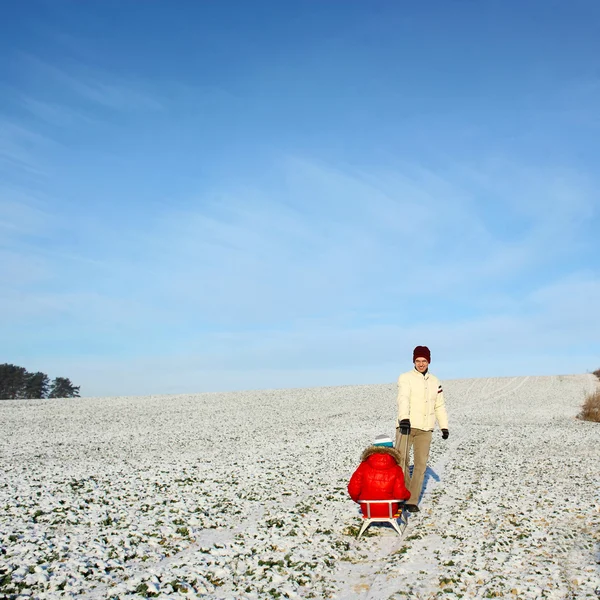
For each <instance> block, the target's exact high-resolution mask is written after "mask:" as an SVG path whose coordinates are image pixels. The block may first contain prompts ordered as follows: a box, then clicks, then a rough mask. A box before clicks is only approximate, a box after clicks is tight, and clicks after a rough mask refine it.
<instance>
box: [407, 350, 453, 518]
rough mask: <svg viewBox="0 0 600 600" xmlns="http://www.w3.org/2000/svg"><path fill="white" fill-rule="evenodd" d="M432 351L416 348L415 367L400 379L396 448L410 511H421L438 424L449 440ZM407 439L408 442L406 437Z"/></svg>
mask: <svg viewBox="0 0 600 600" xmlns="http://www.w3.org/2000/svg"><path fill="white" fill-rule="evenodd" d="M430 362H431V352H430V351H429V348H427V346H417V347H416V348H415V349H414V351H413V363H414V365H415V368H414V369H412V370H411V371H408V372H406V373H402V375H400V377H399V378H398V427H397V429H396V449H397V450H398V451H399V452H400V456H401V459H402V462H401V463H400V464H401V466H402V469H403V470H404V478H405V480H406V481H407V482H408V483H407V487H408V489H409V490H410V499H411V503H410V504H407V505H406V508H407V509H408V510H409V511H410V512H418V511H419V507H418V503H419V497H420V495H421V488H422V487H423V479H424V477H425V470H426V469H427V460H428V459H429V447H430V445H431V436H432V433H433V429H434V427H435V422H436V421H437V422H438V425H439V427H440V429H441V430H442V438H443V439H445V440H446V439H448V435H449V433H448V415H447V413H446V405H445V403H444V391H443V389H442V384H441V383H440V381H439V379H438V378H437V377H436V376H435V375H432V374H431V373H430V372H429V363H430ZM405 436H407V437H408V440H407V439H406V437H405ZM411 446H412V448H413V453H414V466H413V473H412V477H409V471H408V459H409V455H410V448H411Z"/></svg>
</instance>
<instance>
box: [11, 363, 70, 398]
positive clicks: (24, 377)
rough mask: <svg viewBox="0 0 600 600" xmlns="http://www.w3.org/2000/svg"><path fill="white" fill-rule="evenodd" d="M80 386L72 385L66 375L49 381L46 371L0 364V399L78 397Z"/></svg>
mask: <svg viewBox="0 0 600 600" xmlns="http://www.w3.org/2000/svg"><path fill="white" fill-rule="evenodd" d="M79 388H80V386H76V385H73V384H72V383H71V381H70V379H69V378H68V377H55V378H54V379H53V380H52V381H50V377H48V375H46V373H42V372H41V371H38V372H37V373H29V371H27V369H25V368H24V367H18V366H17V365H9V364H8V363H4V364H3V365H0V399H2V400H8V399H15V398H79Z"/></svg>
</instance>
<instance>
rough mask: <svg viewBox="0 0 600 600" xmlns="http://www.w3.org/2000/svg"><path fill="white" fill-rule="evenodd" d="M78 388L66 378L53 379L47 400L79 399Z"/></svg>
mask: <svg viewBox="0 0 600 600" xmlns="http://www.w3.org/2000/svg"><path fill="white" fill-rule="evenodd" d="M79 387H80V386H78V385H73V384H72V383H71V380H70V379H69V378H68V377H55V378H54V381H53V382H52V387H51V388H50V395H49V396H48V398H79Z"/></svg>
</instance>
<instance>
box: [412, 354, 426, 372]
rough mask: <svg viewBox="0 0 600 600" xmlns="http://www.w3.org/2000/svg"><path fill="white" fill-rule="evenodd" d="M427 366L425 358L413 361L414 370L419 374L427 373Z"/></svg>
mask: <svg viewBox="0 0 600 600" xmlns="http://www.w3.org/2000/svg"><path fill="white" fill-rule="evenodd" d="M428 366H429V361H428V360H427V359H426V358H421V357H419V358H417V360H415V369H417V371H419V373H424V372H425V371H427V367H428Z"/></svg>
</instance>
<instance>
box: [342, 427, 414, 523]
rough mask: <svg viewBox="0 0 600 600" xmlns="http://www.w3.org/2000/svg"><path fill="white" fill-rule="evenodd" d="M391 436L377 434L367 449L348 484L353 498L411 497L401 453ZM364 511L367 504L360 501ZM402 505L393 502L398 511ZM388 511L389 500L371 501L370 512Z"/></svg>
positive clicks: (382, 512) (385, 514) (378, 515)
mask: <svg viewBox="0 0 600 600" xmlns="http://www.w3.org/2000/svg"><path fill="white" fill-rule="evenodd" d="M393 446H394V443H393V441H392V439H391V438H389V437H387V436H383V435H380V436H377V437H376V438H375V440H374V441H373V444H372V445H371V446H369V447H368V448H366V449H365V451H364V452H363V453H362V456H361V458H360V460H361V463H360V465H359V466H358V468H357V469H356V471H354V473H353V475H352V477H351V478H350V483H349V484H348V493H349V494H350V497H351V498H352V500H354V502H359V501H360V500H408V499H409V498H410V492H409V491H408V490H407V489H406V486H405V485H404V473H403V472H402V467H401V466H400V461H401V457H400V453H399V452H398V450H396V449H395V448H394V447H393ZM361 508H363V512H364V505H361ZM399 509H400V506H399V504H398V503H396V504H394V505H393V506H392V511H393V514H396V513H397V512H398V510H399ZM388 514H389V506H388V504H372V505H371V516H372V517H384V516H388Z"/></svg>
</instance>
